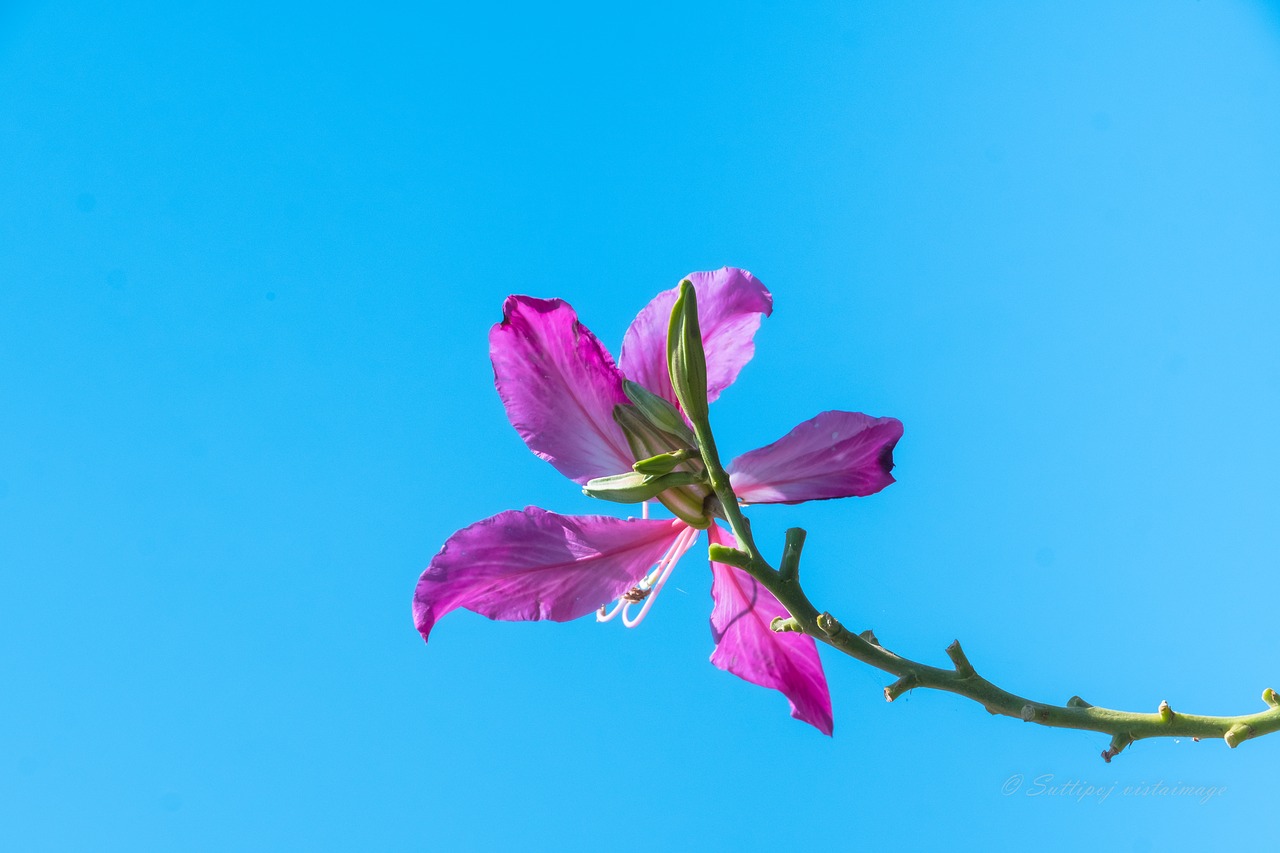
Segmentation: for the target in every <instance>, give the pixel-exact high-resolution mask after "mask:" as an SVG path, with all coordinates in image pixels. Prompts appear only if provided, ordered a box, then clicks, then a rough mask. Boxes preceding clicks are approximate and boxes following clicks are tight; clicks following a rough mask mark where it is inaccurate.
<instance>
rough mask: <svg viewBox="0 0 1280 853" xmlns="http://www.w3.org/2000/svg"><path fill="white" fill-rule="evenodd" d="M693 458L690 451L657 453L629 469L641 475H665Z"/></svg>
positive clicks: (692, 453)
mask: <svg viewBox="0 0 1280 853" xmlns="http://www.w3.org/2000/svg"><path fill="white" fill-rule="evenodd" d="M693 456H695V454H694V452H693V451H692V450H676V451H674V452H672V453H659V454H658V455H657V456H650V457H649V458H648V459H641V460H640V461H639V462H637V463H636V464H634V465H632V466H631V468H632V470H634V471H639V472H640V473H641V474H666V473H668V472H671V471H674V470H675V469H676V466H677V465H679V464H680V463H681V462H685V461H687V460H688V459H690V458H691V457H693Z"/></svg>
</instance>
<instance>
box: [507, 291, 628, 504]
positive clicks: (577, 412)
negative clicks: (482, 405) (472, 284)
mask: <svg viewBox="0 0 1280 853" xmlns="http://www.w3.org/2000/svg"><path fill="white" fill-rule="evenodd" d="M489 357H490V358H491V359H492V360H493V376H494V384H495V385H496V386H497V388H498V395H499V396H500V397H501V398H502V404H503V405H504V406H506V409H507V417H508V418H509V419H510V420H511V424H512V426H514V427H515V428H516V432H518V433H520V437H521V438H523V439H524V441H525V444H527V445H529V449H530V450H532V451H533V452H534V453H536V454H537V455H539V456H541V457H542V458H543V459H545V460H547V461H548V462H550V463H551V464H552V465H554V466H555V467H556V470H557V471H559V472H560V473H562V474H564V475H565V476H566V477H568V478H569V479H571V480H574V481H576V482H578V483H585V482H586V481H587V480H590V479H592V478H593V477H605V476H608V475H610V474H620V473H622V472H624V471H629V470H631V464H632V463H633V462H635V457H634V456H632V455H631V449H630V447H628V445H627V439H626V437H625V436H624V435H623V434H622V430H621V429H620V428H619V427H618V425H617V424H616V423H615V422H614V420H613V407H614V406H616V405H617V404H619V403H626V402H627V398H626V395H625V394H623V393H622V374H621V373H620V372H619V371H618V368H617V366H616V365H615V364H614V363H613V357H612V356H610V355H609V351H608V350H606V349H605V348H604V345H603V344H601V343H600V341H599V340H597V339H596V336H595V335H593V334H591V331H590V330H589V329H587V327H585V326H583V325H582V324H581V323H579V322H578V316H577V315H576V314H575V313H574V311H573V308H571V307H569V305H568V304H567V303H566V302H564V301H562V300H560V299H534V298H533V297H530V296H510V297H507V301H506V304H504V305H503V306H502V322H501V323H498V324H497V325H495V326H494V327H493V329H492V330H491V331H490V332H489Z"/></svg>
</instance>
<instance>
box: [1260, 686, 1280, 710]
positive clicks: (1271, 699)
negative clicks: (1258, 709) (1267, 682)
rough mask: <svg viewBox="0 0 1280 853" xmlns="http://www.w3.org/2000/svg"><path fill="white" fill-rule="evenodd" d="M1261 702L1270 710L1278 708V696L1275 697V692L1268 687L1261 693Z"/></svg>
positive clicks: (1279, 705)
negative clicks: (1270, 708)
mask: <svg viewBox="0 0 1280 853" xmlns="http://www.w3.org/2000/svg"><path fill="white" fill-rule="evenodd" d="M1262 701H1263V702H1266V703H1267V704H1268V705H1270V706H1271V707H1272V708H1280V695H1276V692H1275V691H1274V690H1272V689H1271V688H1270V687H1268V688H1267V689H1266V690H1264V691H1262Z"/></svg>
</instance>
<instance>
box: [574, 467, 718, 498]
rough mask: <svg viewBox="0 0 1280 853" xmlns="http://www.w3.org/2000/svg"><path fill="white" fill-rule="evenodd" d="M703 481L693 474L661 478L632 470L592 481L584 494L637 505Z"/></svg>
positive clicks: (586, 486) (670, 474) (673, 474)
mask: <svg viewBox="0 0 1280 853" xmlns="http://www.w3.org/2000/svg"><path fill="white" fill-rule="evenodd" d="M702 481H703V480H702V477H701V476H700V475H698V474H694V473H691V472H689V471H673V472H671V473H669V474H662V475H659V476H653V475H651V474H642V473H640V472H639V471H628V472H627V473H625V474H613V475H611V476H609V477H596V478H595V479H594V480H588V481H587V484H586V485H585V486H583V487H582V493H583V494H584V495H587V496H588V497H593V498H599V499H601V500H605V501H613V502H614V503H620V504H635V503H640V502H641V501H647V500H650V499H652V498H655V497H657V496H658V495H659V494H660V493H661V492H662V491H664V490H665V489H670V488H675V487H677V486H690V485H693V484H694V483H701V482H702Z"/></svg>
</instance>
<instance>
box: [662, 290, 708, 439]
mask: <svg viewBox="0 0 1280 853" xmlns="http://www.w3.org/2000/svg"><path fill="white" fill-rule="evenodd" d="M667 367H668V369H669V370H670V371H671V387H672V388H674V389H675V392H676V399H677V400H679V401H680V405H681V406H683V407H684V411H685V414H687V415H688V416H689V420H690V421H692V422H693V423H695V424H705V423H706V422H707V355H706V353H705V352H704V351H703V349H702V328H701V327H700V326H699V325H698V296H697V294H696V293H695V292H694V289H693V284H692V282H690V281H689V280H688V279H685V280H684V281H682V282H680V295H679V296H678V297H676V304H675V305H674V306H672V308H671V325H670V326H669V327H668V328H667Z"/></svg>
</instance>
